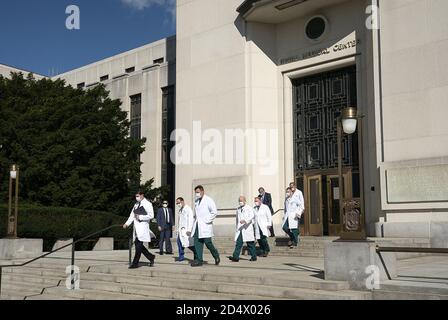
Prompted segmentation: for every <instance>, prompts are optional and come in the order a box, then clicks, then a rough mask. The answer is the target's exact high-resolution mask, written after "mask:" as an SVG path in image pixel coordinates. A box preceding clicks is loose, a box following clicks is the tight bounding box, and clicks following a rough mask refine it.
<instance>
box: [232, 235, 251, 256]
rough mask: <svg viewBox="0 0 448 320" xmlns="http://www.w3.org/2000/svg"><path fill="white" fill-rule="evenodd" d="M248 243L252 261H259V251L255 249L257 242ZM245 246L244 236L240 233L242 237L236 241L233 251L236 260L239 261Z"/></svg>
mask: <svg viewBox="0 0 448 320" xmlns="http://www.w3.org/2000/svg"><path fill="white" fill-rule="evenodd" d="M246 243H247V248H248V249H249V253H250V255H251V257H252V259H254V260H256V259H257V249H256V248H255V242H254V241H248V242H246ZM243 244H244V242H243V235H242V234H241V233H240V236H239V237H238V239H237V240H236V245H235V251H233V257H234V258H235V259H238V260H239V258H240V255H241V250H242V249H243Z"/></svg>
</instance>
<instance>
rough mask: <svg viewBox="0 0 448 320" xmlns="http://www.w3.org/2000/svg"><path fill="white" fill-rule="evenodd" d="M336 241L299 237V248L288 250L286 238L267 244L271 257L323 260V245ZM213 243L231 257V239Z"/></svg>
mask: <svg viewBox="0 0 448 320" xmlns="http://www.w3.org/2000/svg"><path fill="white" fill-rule="evenodd" d="M336 239H337V238H330V237H327V238H316V237H301V238H300V243H299V246H298V247H297V248H293V249H290V248H289V246H288V241H289V238H286V237H276V238H268V242H269V247H270V249H271V252H270V255H271V256H282V257H312V258H323V257H324V249H325V244H326V243H327V242H331V241H333V240H336ZM213 243H214V244H215V246H216V248H217V249H218V251H219V252H220V254H222V255H226V256H227V255H231V254H232V253H233V250H234V249H235V242H234V239H233V238H229V237H217V238H214V239H213ZM173 245H174V244H173ZM257 247H258V245H257ZM247 252H248V251H247V247H246V246H244V247H243V253H244V254H248V253H247Z"/></svg>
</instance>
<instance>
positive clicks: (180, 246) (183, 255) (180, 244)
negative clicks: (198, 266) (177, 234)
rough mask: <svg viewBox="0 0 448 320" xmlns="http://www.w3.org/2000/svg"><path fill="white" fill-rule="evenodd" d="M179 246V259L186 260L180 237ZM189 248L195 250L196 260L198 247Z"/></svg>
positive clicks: (178, 239)
mask: <svg viewBox="0 0 448 320" xmlns="http://www.w3.org/2000/svg"><path fill="white" fill-rule="evenodd" d="M177 248H178V249H179V260H184V259H185V250H184V247H183V245H182V241H180V238H177ZM188 249H190V250H191V251H192V252H193V255H194V260H196V249H195V248H194V246H192V247H188Z"/></svg>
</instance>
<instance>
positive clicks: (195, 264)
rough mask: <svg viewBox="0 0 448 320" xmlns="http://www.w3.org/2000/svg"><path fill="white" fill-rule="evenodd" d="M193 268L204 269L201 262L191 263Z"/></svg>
mask: <svg viewBox="0 0 448 320" xmlns="http://www.w3.org/2000/svg"><path fill="white" fill-rule="evenodd" d="M191 266H192V267H202V262H199V261H193V262H192V263H191Z"/></svg>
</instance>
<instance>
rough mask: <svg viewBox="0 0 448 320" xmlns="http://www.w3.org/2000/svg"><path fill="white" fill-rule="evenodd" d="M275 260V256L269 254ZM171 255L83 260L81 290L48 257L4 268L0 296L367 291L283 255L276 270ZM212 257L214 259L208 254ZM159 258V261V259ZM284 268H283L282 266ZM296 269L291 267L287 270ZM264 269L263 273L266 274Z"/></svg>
mask: <svg viewBox="0 0 448 320" xmlns="http://www.w3.org/2000/svg"><path fill="white" fill-rule="evenodd" d="M122 256H125V252H123V253H122ZM271 259H275V258H271ZM171 260H173V258H172V257H168V256H163V257H158V258H157V259H156V266H155V267H153V268H150V267H148V266H142V267H141V268H140V269H137V270H129V269H127V264H126V263H123V262H102V263H100V264H96V265H95V264H93V260H92V262H91V263H92V265H90V263H86V262H82V263H83V264H82V265H81V266H79V265H78V267H79V268H80V271H81V281H80V290H74V291H72V290H68V289H67V288H66V284H65V281H66V274H65V268H66V264H67V263H68V262H69V259H68V257H67V260H64V259H51V258H49V259H45V260H44V261H43V262H36V263H33V264H31V265H29V266H27V267H18V268H5V269H4V270H3V278H2V279H3V281H2V296H1V298H2V299H13V300H71V299H75V300H129V299H132V300H135V299H137V300H140V299H144V300H147V299H148V300H153V299H156V300H157V299H163V300H170V299H175V300H197V299H200V300H275V299H282V300H287V299H294V300H308V299H313V300H314V299H318V300H365V299H370V298H371V293H369V292H359V291H352V290H350V288H349V285H348V283H345V282H338V281H324V280H323V279H321V277H319V275H321V271H320V270H313V269H312V268H311V269H309V270H308V269H303V270H295V269H294V268H293V267H285V266H284V265H285V264H284V261H285V260H279V261H278V262H276V264H278V266H277V265H274V267H275V268H276V270H275V271H271V270H269V269H266V268H267V267H269V265H270V264H269V262H268V260H264V261H263V262H261V264H262V266H260V265H254V264H252V263H251V262H249V261H243V262H242V263H240V264H239V265H238V266H236V265H235V264H231V263H230V262H223V263H222V264H221V266H219V267H216V266H214V265H206V266H205V267H203V268H199V269H195V268H191V267H189V266H188V264H179V263H176V262H174V261H171ZM209 260H212V259H211V257H209ZM157 261H158V263H157ZM281 268H283V269H284V270H279V269H281ZM288 270H292V271H288ZM263 272H264V275H263Z"/></svg>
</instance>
